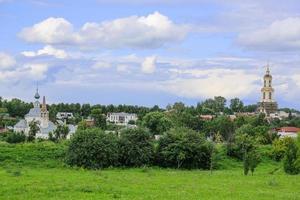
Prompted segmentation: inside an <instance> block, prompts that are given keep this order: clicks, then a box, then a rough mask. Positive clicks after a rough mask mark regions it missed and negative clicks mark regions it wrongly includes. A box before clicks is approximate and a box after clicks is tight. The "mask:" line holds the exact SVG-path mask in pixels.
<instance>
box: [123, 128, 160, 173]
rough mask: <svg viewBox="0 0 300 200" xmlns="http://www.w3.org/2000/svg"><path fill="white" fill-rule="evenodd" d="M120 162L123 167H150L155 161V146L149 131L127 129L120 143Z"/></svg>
mask: <svg viewBox="0 0 300 200" xmlns="http://www.w3.org/2000/svg"><path fill="white" fill-rule="evenodd" d="M119 144H120V145H119V152H120V153H119V156H120V157H119V161H120V164H121V165H123V166H132V167H140V166H143V165H150V164H151V162H152V160H153V155H154V151H153V144H152V142H151V136H150V133H149V132H148V131H146V130H145V129H141V128H135V129H125V130H124V131H122V132H121V138H120V142H119Z"/></svg>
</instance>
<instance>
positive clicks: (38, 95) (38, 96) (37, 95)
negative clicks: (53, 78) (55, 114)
mask: <svg viewBox="0 0 300 200" xmlns="http://www.w3.org/2000/svg"><path fill="white" fill-rule="evenodd" d="M34 98H35V99H39V98H40V94H39V92H38V91H36V93H35V95H34Z"/></svg>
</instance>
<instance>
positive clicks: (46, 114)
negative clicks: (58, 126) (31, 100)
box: [41, 96, 49, 127]
mask: <svg viewBox="0 0 300 200" xmlns="http://www.w3.org/2000/svg"><path fill="white" fill-rule="evenodd" d="M48 122H49V112H48V110H47V105H46V98H45V96H43V104H42V108H41V127H48Z"/></svg>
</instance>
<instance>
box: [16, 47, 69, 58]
mask: <svg viewBox="0 0 300 200" xmlns="http://www.w3.org/2000/svg"><path fill="white" fill-rule="evenodd" d="M21 54H22V55H23V56H26V57H36V56H53V57H55V58H59V59H65V58H67V57H68V54H67V53H66V52H65V50H62V49H57V48H54V47H53V46H51V45H46V46H45V47H44V48H43V49H40V50H38V51H37V52H34V51H23V52H21Z"/></svg>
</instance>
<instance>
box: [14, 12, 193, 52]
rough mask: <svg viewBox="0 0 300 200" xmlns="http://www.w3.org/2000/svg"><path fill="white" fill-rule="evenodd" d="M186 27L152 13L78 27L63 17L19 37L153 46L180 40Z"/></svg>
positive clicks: (64, 42)
mask: <svg viewBox="0 0 300 200" xmlns="http://www.w3.org/2000/svg"><path fill="white" fill-rule="evenodd" d="M189 30H190V28H189V26H187V25H180V24H175V23H174V22H173V21H171V20H170V19H169V18H168V17H167V16H165V15H162V14H160V13H159V12H154V13H153V14H150V15H148V16H130V17H126V18H119V19H115V20H111V21H103V22H101V23H95V22H87V23H85V24H84V25H83V26H82V27H81V28H80V30H78V31H75V30H74V27H73V25H72V24H71V23H70V22H69V21H67V20H66V19H64V18H53V17H52V18H48V19H46V20H44V21H42V22H39V23H37V24H35V25H33V26H32V27H27V28H24V29H23V30H22V31H21V32H20V33H19V36H20V37H21V38H22V39H24V40H25V41H27V42H33V43H45V44H52V45H55V44H60V45H79V46H85V47H104V48H157V47H161V46H164V45H165V44H167V43H171V42H177V41H181V40H182V39H184V38H185V36H186V35H187V33H188V32H189Z"/></svg>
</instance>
